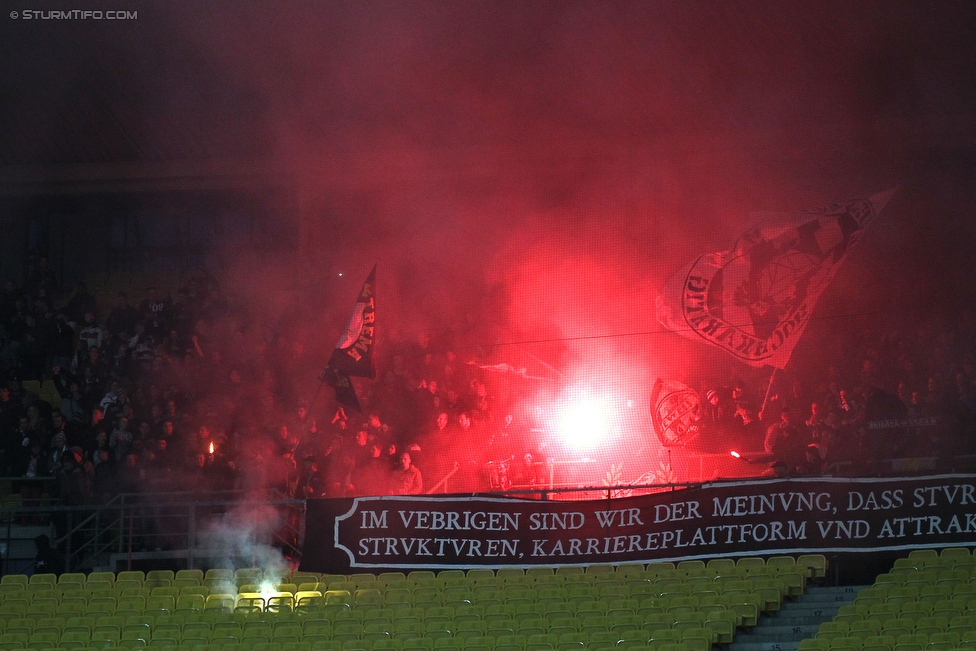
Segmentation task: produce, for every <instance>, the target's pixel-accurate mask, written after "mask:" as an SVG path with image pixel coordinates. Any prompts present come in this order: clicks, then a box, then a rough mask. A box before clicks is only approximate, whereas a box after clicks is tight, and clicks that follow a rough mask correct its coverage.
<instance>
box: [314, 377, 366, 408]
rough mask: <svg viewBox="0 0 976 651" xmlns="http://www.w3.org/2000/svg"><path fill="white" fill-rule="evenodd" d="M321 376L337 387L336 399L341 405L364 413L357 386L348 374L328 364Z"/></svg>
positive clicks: (334, 387) (323, 379)
mask: <svg viewBox="0 0 976 651" xmlns="http://www.w3.org/2000/svg"><path fill="white" fill-rule="evenodd" d="M321 378H322V381H323V382H325V383H326V384H328V385H329V386H330V387H332V388H333V389H335V397H336V401H337V402H338V403H339V404H340V405H343V406H345V407H349V408H350V409H353V410H355V411H357V412H358V413H360V414H361V413H363V408H362V407H361V406H360V404H359V398H358V397H357V396H356V387H354V386H353V385H352V380H350V379H349V376H348V375H346V374H345V373H338V372H336V370H335V369H334V368H332V367H331V366H326V367H325V369H324V370H323V371H322V375H321Z"/></svg>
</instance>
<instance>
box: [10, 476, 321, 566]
mask: <svg viewBox="0 0 976 651" xmlns="http://www.w3.org/2000/svg"><path fill="white" fill-rule="evenodd" d="M304 509H305V502H304V501H303V500H290V499H285V498H282V497H280V496H276V495H262V496H246V495H244V494H242V493H235V492H225V493H210V494H207V495H205V496H201V495H200V494H198V493H186V492H172V493H141V494H140V493H123V494H119V495H116V496H115V497H113V498H112V499H111V500H109V501H108V502H105V503H102V504H91V505H84V506H50V507H43V506H23V505H14V506H11V505H9V503H5V504H4V506H3V507H2V508H0V524H2V525H3V528H2V530H0V553H2V556H3V558H2V560H3V567H2V570H3V573H5V574H6V573H25V572H26V573H30V571H31V569H32V566H33V562H34V558H35V555H36V553H37V551H36V548H35V546H34V538H35V537H36V536H38V535H41V534H43V535H47V536H48V537H49V538H50V540H51V546H52V548H53V549H54V550H55V553H56V557H57V559H58V561H59V562H60V564H61V566H62V567H61V568H60V569H61V570H62V571H66V572H79V571H91V570H93V569H94V568H96V567H105V566H113V567H112V569H113V570H114V569H116V567H115V566H118V569H130V568H132V565H133V563H134V562H137V561H138V560H140V559H146V560H149V559H153V558H155V559H160V558H176V559H180V564H181V565H183V564H185V565H186V567H188V568H192V567H195V566H197V565H198V564H200V563H204V564H213V563H215V562H219V561H221V560H229V561H232V562H233V563H234V564H235V566H244V565H253V564H257V563H259V562H260V563H267V562H268V556H269V555H275V556H277V557H278V558H281V559H284V560H298V559H300V558H301V543H302V534H303V526H304Z"/></svg>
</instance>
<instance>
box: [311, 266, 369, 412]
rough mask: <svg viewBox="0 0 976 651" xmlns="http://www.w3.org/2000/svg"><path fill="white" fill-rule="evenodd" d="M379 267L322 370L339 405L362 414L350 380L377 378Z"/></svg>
mask: <svg viewBox="0 0 976 651" xmlns="http://www.w3.org/2000/svg"><path fill="white" fill-rule="evenodd" d="M375 285H376V265H373V270H372V271H370V272H369V276H367V277H366V282H364V283H363V288H362V289H361V290H360V292H359V297H358V298H357V299H356V303H355V305H353V309H352V314H351V315H350V316H349V323H348V324H347V325H346V329H345V331H344V332H343V334H342V336H341V337H339V341H338V342H337V343H336V346H335V350H333V351H332V357H330V358H329V363H328V364H327V365H326V367H325V369H323V370H322V375H321V378H322V381H324V382H325V383H326V384H328V385H329V386H331V387H333V388H334V389H335V394H336V400H337V401H339V403H341V404H343V405H345V406H347V407H350V408H352V409H354V410H356V411H358V412H360V413H362V411H363V410H362V407H360V405H359V399H358V398H357V397H356V389H355V387H354V386H353V385H352V381H351V380H350V377H352V376H355V377H368V378H373V377H376V366H375V365H374V363H373V348H374V346H375V342H376V331H375V327H376V323H375V321H376V300H375V299H376V297H375V291H376V287H375Z"/></svg>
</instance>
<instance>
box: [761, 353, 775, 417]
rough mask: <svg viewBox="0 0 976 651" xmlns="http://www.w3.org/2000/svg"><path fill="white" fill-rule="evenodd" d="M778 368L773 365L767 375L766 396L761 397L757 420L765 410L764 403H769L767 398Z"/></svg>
mask: <svg viewBox="0 0 976 651" xmlns="http://www.w3.org/2000/svg"><path fill="white" fill-rule="evenodd" d="M778 370H779V369H778V368H777V367H775V366H774V367H773V372H772V373H771V374H770V375H769V386H767V387H766V396H765V397H764V398H763V403H762V407H761V408H760V409H759V420H760V421H761V420H762V419H763V413H764V412H765V411H766V405H767V404H768V403H769V398H770V396H771V395H772V393H773V383H774V382H775V381H776V371H778Z"/></svg>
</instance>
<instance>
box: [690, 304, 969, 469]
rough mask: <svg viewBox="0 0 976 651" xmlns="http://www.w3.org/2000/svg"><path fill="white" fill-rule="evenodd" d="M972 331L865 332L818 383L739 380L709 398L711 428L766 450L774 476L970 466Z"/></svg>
mask: <svg viewBox="0 0 976 651" xmlns="http://www.w3.org/2000/svg"><path fill="white" fill-rule="evenodd" d="M971 333H972V329H971V324H970V319H969V317H968V316H967V315H964V314H959V315H957V318H956V319H955V320H954V321H950V322H944V323H942V324H941V325H940V326H939V327H934V326H932V325H931V324H928V323H926V324H915V325H914V327H911V326H909V327H904V328H903V329H900V328H898V327H895V325H894V324H893V323H892V322H879V323H878V324H877V325H876V326H875V327H865V328H862V329H861V330H860V332H858V333H857V339H859V340H860V342H861V344H862V345H861V346H859V347H854V346H851V345H850V343H848V346H847V351H840V350H838V351H835V353H840V354H835V355H834V360H830V359H828V360H827V361H828V363H827V364H826V366H825V368H824V371H823V373H814V374H809V375H812V378H811V377H804V376H799V375H794V376H792V377H789V376H787V377H785V378H784V377H782V376H781V375H779V376H778V379H776V380H775V381H774V383H773V386H772V389H769V387H768V386H766V385H764V386H760V387H755V390H753V391H750V388H749V387H748V386H746V385H745V384H744V383H742V382H733V383H731V386H723V387H717V388H714V389H711V390H709V391H707V393H706V396H705V398H706V399H705V403H706V404H705V405H704V409H703V421H704V423H703V427H704V431H706V432H712V433H719V432H720V433H724V434H729V433H731V435H732V438H733V439H737V440H738V441H740V442H743V443H745V444H746V445H750V444H751V445H752V447H753V448H761V449H762V450H763V451H764V452H765V453H766V455H765V458H764V461H765V460H768V461H770V467H769V469H768V470H767V471H766V474H767V475H776V476H783V475H816V474H821V473H823V472H825V471H828V470H830V469H831V468H834V469H843V468H845V467H846V468H847V470H846V472H854V473H858V472H869V473H870V472H881V470H880V468H881V465H882V464H881V462H883V461H885V460H891V459H897V458H931V459H935V462H934V467H937V468H939V469H952V468H958V469H961V468H963V464H964V463H966V459H965V457H966V456H967V455H973V454H976V387H974V383H973V380H974V378H976V348H974V344H976V341H974V340H973V338H972V334H971ZM852 338H853V337H852ZM852 349H853V350H852ZM845 362H846V363H845Z"/></svg>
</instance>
